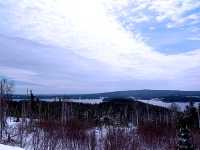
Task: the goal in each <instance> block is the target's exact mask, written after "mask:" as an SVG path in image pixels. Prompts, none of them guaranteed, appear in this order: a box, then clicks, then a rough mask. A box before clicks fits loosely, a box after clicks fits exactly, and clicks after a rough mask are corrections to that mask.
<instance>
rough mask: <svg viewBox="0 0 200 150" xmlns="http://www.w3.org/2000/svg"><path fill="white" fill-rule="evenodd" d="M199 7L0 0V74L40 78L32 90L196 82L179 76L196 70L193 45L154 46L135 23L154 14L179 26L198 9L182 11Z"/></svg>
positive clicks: (199, 57) (198, 57)
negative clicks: (172, 49)
mask: <svg viewBox="0 0 200 150" xmlns="http://www.w3.org/2000/svg"><path fill="white" fill-rule="evenodd" d="M199 6H200V2H198V1H192V0H185V1H178V0H169V1H163V0H153V1H151V0H135V1H130V0H123V1H114V0H110V1H108V0H96V1H94V0H86V1H82V0H73V1H65V0H58V1H54V0H49V1H46V0H37V1H35V0H29V1H26V0H23V1H17V0H7V1H0V7H1V9H0V17H1V16H4V18H3V19H2V21H1V23H0V32H1V34H2V35H6V36H2V35H1V37H0V43H1V45H2V47H1V50H0V52H1V53H2V55H3V56H4V57H1V58H0V62H1V65H0V67H1V69H2V70H3V71H1V74H2V75H4V76H8V77H11V78H13V79H14V80H19V81H24V82H30V83H33V82H34V83H41V87H39V86H37V87H34V88H35V89H36V90H37V91H38V92H47V91H51V92H52V91H54V90H55V91H56V92H65V91H67V90H68V91H70V92H89V91H92V92H94V91H104V90H119V89H128V88H133V89H137V88H155V87H156V85H157V87H160V88H162V89H164V88H165V84H164V83H168V86H167V87H168V88H171V89H176V88H180V89H187V86H189V87H190V89H198V86H199V84H196V81H195V80H187V79H185V78H184V75H185V74H186V72H188V70H190V72H188V73H187V78H190V79H192V78H193V77H194V76H196V74H197V73H198V70H199V68H200V65H199V64H200V49H196V50H193V51H190V52H186V53H180V54H173V55H170V54H164V53H160V52H158V51H157V50H156V49H155V48H154V47H152V46H151V45H150V44H147V42H146V41H145V40H144V37H142V35H141V34H140V33H139V32H138V31H137V28H136V24H139V23H147V22H151V21H152V20H155V21H156V22H164V21H166V22H165V23H166V26H168V27H175V26H180V25H181V26H182V25H185V23H186V24H187V23H188V22H189V21H198V19H199V14H198V13H195V12H194V13H195V14H191V13H189V14H186V12H190V11H192V10H194V9H196V8H198V7H199ZM155 28H156V27H154V29H155ZM157 40H158V42H159V40H162V39H157ZM182 48H183V49H184V47H182ZM191 60H192V61H191ZM191 70H192V71H191ZM195 79H196V78H195ZM138 81H141V82H138ZM122 83H126V84H122ZM134 83H137V86H132V84H134ZM139 83H141V84H139ZM145 83H146V84H145ZM148 83H152V84H153V83H155V85H150V84H148ZM180 83H181V86H179V85H177V84H180ZM111 84H112V85H113V86H111ZM162 84H163V85H162ZM121 85H123V87H121ZM30 86H31V85H30ZM57 86H59V87H57ZM32 87H33V86H32ZM55 87H57V88H56V89H55ZM23 88H24V85H23ZM23 88H22V89H23Z"/></svg>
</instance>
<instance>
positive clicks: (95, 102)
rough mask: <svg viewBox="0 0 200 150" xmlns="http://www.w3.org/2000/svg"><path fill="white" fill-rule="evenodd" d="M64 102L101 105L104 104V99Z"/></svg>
mask: <svg viewBox="0 0 200 150" xmlns="http://www.w3.org/2000/svg"><path fill="white" fill-rule="evenodd" d="M64 101H66V102H76V103H84V104H99V103H102V102H103V98H99V99H67V100H64Z"/></svg>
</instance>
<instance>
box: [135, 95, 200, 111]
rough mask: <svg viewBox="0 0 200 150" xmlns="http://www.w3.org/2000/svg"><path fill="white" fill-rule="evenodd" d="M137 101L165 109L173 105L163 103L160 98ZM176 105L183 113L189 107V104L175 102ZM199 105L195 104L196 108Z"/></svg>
mask: <svg viewBox="0 0 200 150" xmlns="http://www.w3.org/2000/svg"><path fill="white" fill-rule="evenodd" d="M136 101H140V102H143V103H146V104H151V105H155V106H160V107H165V108H170V107H171V105H172V104H173V103H170V102H163V101H161V100H160V99H158V98H155V99H150V100H141V99H139V100H136ZM174 104H176V105H177V106H178V107H179V108H180V110H181V111H184V110H185V108H186V106H188V105H189V103H188V102H174ZM198 105H199V102H196V103H194V106H195V107H198Z"/></svg>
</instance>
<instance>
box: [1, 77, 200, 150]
mask: <svg viewBox="0 0 200 150" xmlns="http://www.w3.org/2000/svg"><path fill="white" fill-rule="evenodd" d="M12 86H13V85H12V84H10V83H9V81H7V80H1V91H0V92H1V96H0V143H2V144H7V145H14V146H20V147H22V148H24V149H30V150H32V149H33V150H46V149H49V150H65V149H66V150H68V149H69V150H79V149H80V150H146V149H147V150H148V149H152V150H169V149H170V150H173V149H174V150H175V149H180V150H182V149H184V148H187V149H188V150H189V149H200V140H199V139H200V122H199V111H200V107H199V108H196V107H194V104H193V102H192V101H190V102H189V103H188V106H187V108H186V110H185V111H184V112H182V111H180V110H179V109H178V106H176V104H172V105H171V107H170V108H164V107H160V106H154V105H151V104H145V103H142V102H139V101H133V100H130V99H129V98H123V97H119V98H110V99H104V100H103V102H102V103H99V104H84V103H80V102H79V103H77V102H71V101H70V99H59V100H58V101H52V102H50V101H42V100H40V99H39V98H38V97H37V96H35V95H34V94H33V92H32V91H28V92H27V95H26V99H24V100H21V101H14V100H13V99H12V96H11V93H12V88H13V87H12Z"/></svg>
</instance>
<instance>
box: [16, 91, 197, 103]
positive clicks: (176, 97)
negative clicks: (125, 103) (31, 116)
mask: <svg viewBox="0 0 200 150" xmlns="http://www.w3.org/2000/svg"><path fill="white" fill-rule="evenodd" d="M37 96H38V97H39V98H40V99H55V98H65V99H68V98H73V99H79V98H80V99H97V98H101V97H105V98H117V97H120V98H121V97H125V98H127V97H134V98H136V99H152V98H162V99H163V100H165V101H170V102H171V101H187V100H188V99H189V100H194V101H200V91H178V90H130V91H116V92H106V93H95V94H73V95H70V94H69V95H66V94H59V95H58V94H55V95H54V94H50V95H37ZM12 97H13V99H26V96H25V95H13V96H12ZM188 97H189V98H188Z"/></svg>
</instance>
